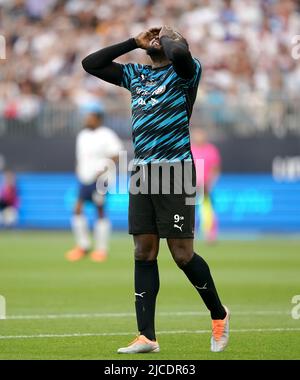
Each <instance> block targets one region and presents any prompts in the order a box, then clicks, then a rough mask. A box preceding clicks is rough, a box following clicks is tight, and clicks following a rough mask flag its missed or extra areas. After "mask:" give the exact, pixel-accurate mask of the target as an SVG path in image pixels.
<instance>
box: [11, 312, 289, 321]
mask: <svg viewBox="0 0 300 380" xmlns="http://www.w3.org/2000/svg"><path fill="white" fill-rule="evenodd" d="M232 314H233V315H246V316H248V315H288V314H290V312H289V311H280V310H256V311H232ZM207 315H208V312H206V311H178V312H159V313H157V316H159V317H171V316H175V317H182V316H207ZM134 316H135V313H68V314H39V315H38V314H37V315H9V316H7V317H6V319H9V320H31V319H77V318H78V319H80V318H126V317H134Z"/></svg>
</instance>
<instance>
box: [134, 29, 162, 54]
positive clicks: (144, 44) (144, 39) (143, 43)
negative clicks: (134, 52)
mask: <svg viewBox="0 0 300 380" xmlns="http://www.w3.org/2000/svg"><path fill="white" fill-rule="evenodd" d="M160 30H161V28H159V27H155V28H150V29H148V30H146V31H144V32H141V33H140V34H138V35H137V36H136V37H135V41H136V43H137V46H138V47H139V48H141V49H145V50H147V49H148V48H149V47H150V42H151V41H152V40H153V38H155V37H158V35H159V32H160Z"/></svg>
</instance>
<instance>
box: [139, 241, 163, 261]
mask: <svg viewBox="0 0 300 380" xmlns="http://www.w3.org/2000/svg"><path fill="white" fill-rule="evenodd" d="M157 254H158V248H157V246H156V244H154V243H144V242H143V243H136V244H135V248H134V258H135V260H139V261H152V260H156V258H157Z"/></svg>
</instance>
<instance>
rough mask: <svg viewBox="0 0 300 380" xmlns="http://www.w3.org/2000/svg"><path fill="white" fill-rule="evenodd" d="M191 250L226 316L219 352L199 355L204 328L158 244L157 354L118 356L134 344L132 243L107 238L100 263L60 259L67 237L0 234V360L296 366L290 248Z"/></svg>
mask: <svg viewBox="0 0 300 380" xmlns="http://www.w3.org/2000/svg"><path fill="white" fill-rule="evenodd" d="M196 246H197V252H198V253H199V254H201V255H202V256H203V257H205V259H206V260H207V261H208V263H209V264H210V266H211V270H212V272H213V275H214V277H215V281H216V284H217V287H218V289H219V292H220V296H221V298H222V300H223V302H224V303H225V304H227V305H228V306H229V307H230V309H231V311H232V318H231V329H232V333H231V337H230V345H229V346H228V349H227V350H226V351H225V352H223V353H217V354H214V353H211V352H210V351H209V339H210V332H209V330H210V320H209V316H208V314H207V312H206V310H205V307H204V305H203V303H202V301H201V300H200V299H199V296H198V294H197V292H196V291H195V290H194V289H193V288H192V286H191V285H190V284H189V282H188V281H187V280H186V278H185V276H184V274H183V273H182V272H181V271H180V270H179V269H177V267H176V265H175V264H174V262H173V261H172V259H171V256H170V254H169V253H168V251H167V248H166V245H165V242H164V241H162V242H161V252H160V256H159V266H160V278H161V290H160V294H159V297H158V304H157V319H156V327H157V332H158V340H159V342H160V346H161V352H160V353H159V354H146V355H145V354H144V355H134V356H133V355H131V356H120V355H117V354H116V349H117V348H118V347H120V346H123V345H126V344H127V343H128V342H129V341H130V340H132V339H133V338H134V334H135V333H136V324H135V316H134V291H133V257H132V250H133V245H132V242H131V239H130V237H128V236H127V235H125V234H124V235H122V234H115V235H114V236H113V240H112V243H111V250H110V258H109V260H108V261H107V262H105V263H102V264H95V263H92V262H90V261H89V260H88V259H86V260H84V261H81V262H78V263H68V262H66V261H65V260H64V252H65V251H66V250H67V249H69V248H70V247H72V237H71V234H70V233H63V232H40V233H39V232H9V233H7V232H3V231H1V233H0V294H1V295H2V296H4V297H5V298H6V302H7V319H6V320H0V359H186V360H191V359H222V360H223V359H224V360H228V359H300V319H298V320H297V319H293V318H292V316H291V310H292V307H293V306H294V305H293V304H292V303H291V300H292V297H293V296H294V295H296V294H300V249H299V246H300V241H299V240H298V241H297V240H288V239H286V240H279V239H274V240H272V239H262V240H258V241H221V242H219V243H218V244H217V245H215V246H212V247H207V246H205V245H204V244H203V243H201V242H199V243H196Z"/></svg>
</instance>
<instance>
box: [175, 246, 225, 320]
mask: <svg viewBox="0 0 300 380" xmlns="http://www.w3.org/2000/svg"><path fill="white" fill-rule="evenodd" d="M181 269H182V270H183V272H184V273H185V274H186V276H187V278H188V279H189V280H190V282H191V283H192V284H193V285H194V287H195V288H196V289H197V291H198V293H199V294H200V296H201V298H202V299H203V302H204V303H205V305H206V307H207V308H208V310H209V311H210V315H211V319H224V318H225V317H226V311H225V309H224V307H223V305H222V303H221V301H220V298H219V296H218V292H217V289H216V287H215V284H214V280H213V278H212V276H211V274H210V270H209V267H208V265H207V263H206V261H205V260H203V258H202V257H200V256H198V255H197V254H196V253H194V256H193V258H192V259H191V261H189V262H188V263H187V265H185V266H184V267H182V268H181Z"/></svg>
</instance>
